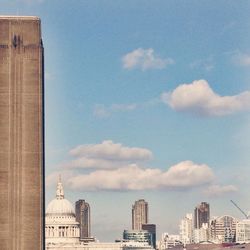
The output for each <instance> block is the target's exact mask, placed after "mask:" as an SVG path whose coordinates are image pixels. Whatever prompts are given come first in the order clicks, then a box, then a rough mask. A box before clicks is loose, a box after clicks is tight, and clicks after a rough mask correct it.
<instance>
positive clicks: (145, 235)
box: [123, 230, 153, 246]
mask: <svg viewBox="0 0 250 250" xmlns="http://www.w3.org/2000/svg"><path fill="white" fill-rule="evenodd" d="M123 239H124V240H126V241H131V242H140V243H146V244H148V245H150V246H152V245H153V242H152V241H153V240H152V234H151V233H150V232H148V231H147V230H124V232H123Z"/></svg>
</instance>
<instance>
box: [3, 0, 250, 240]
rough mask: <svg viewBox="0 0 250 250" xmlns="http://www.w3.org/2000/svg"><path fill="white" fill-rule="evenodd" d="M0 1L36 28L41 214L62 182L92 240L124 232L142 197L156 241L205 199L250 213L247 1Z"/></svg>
mask: <svg viewBox="0 0 250 250" xmlns="http://www.w3.org/2000/svg"><path fill="white" fill-rule="evenodd" d="M0 4H1V7H0V15H36V16H39V17H40V18H41V21H42V37H43V44H44V48H45V131H46V133H45V157H46V158H45V159H46V162H45V165H46V169H45V170H46V205H47V204H48V202H49V201H50V200H52V199H53V198H54V197H55V189H56V182H57V179H58V176H59V174H61V175H62V181H63V185H64V190H65V196H66V198H67V199H68V200H70V201H71V202H72V204H74V202H75V201H76V200H78V199H85V200H86V201H87V202H88V203H89V204H90V206H91V221H92V235H93V236H95V237H97V238H98V239H99V240H101V241H114V240H115V239H117V238H121V237H122V232H123V230H124V229H131V207H132V204H133V203H134V201H135V200H138V199H141V198H143V199H145V200H146V201H147V202H148V203H149V222H150V223H155V224H156V225H157V234H158V238H160V236H161V233H163V232H168V233H170V234H176V233H178V225H179V222H180V219H181V218H183V217H184V216H185V214H186V213H188V212H191V213H192V212H193V210H194V208H195V206H196V205H197V204H198V203H200V202H202V201H206V202H209V203H210V209H211V215H213V216H220V215H225V214H227V215H232V216H235V217H237V218H239V219H242V218H243V215H242V214H241V213H240V212H239V211H238V210H237V209H236V208H235V207H234V206H233V205H232V204H231V203H230V200H231V199H232V200H234V201H235V202H236V203H237V204H238V205H239V206H240V207H241V208H242V209H243V210H244V211H246V212H247V211H249V210H250V196H249V189H250V182H249V176H250V168H249V164H250V156H249V151H250V133H249V132H250V117H249V111H250V81H249V80H250V46H249V44H250V32H249V30H250V18H249V11H250V2H249V1H243V0H238V1H232V0H220V1H211V0H207V1H198V0H190V1H184V0H179V1H176V0H167V1H163V0H154V1H149V0H126V1H121V0H103V1H101V0H99V1H97V0H91V1H90V0H88V1H87V0H71V1H69V0H0Z"/></svg>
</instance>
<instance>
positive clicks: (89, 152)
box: [70, 140, 153, 162]
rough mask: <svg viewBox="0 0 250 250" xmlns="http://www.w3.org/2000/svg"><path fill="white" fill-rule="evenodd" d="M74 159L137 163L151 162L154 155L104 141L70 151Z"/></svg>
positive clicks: (145, 150)
mask: <svg viewBox="0 0 250 250" xmlns="http://www.w3.org/2000/svg"><path fill="white" fill-rule="evenodd" d="M70 154H71V155H72V156H74V157H80V158H81V157H86V158H89V159H102V160H109V161H128V162H131V161H132V162H137V161H145V160H150V159H151V158H152V157H153V154H152V152H151V151H150V150H148V149H145V148H137V147H126V146H123V145H122V144H121V143H114V142H113V141H111V140H106V141H103V142H102V143H100V144H88V145H86V144H84V145H79V146H77V147H76V148H74V149H72V150H70Z"/></svg>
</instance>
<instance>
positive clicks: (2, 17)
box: [0, 15, 40, 20]
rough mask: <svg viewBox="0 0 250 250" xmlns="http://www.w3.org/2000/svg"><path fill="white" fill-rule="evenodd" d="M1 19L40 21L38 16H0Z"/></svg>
mask: <svg viewBox="0 0 250 250" xmlns="http://www.w3.org/2000/svg"><path fill="white" fill-rule="evenodd" d="M0 19H14V20H20V19H21V20H40V18H39V17H37V16H7V15H6V16H4V15H0Z"/></svg>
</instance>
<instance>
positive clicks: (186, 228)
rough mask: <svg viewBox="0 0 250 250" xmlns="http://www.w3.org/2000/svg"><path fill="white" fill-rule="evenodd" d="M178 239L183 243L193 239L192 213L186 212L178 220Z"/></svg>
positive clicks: (188, 242)
mask: <svg viewBox="0 0 250 250" xmlns="http://www.w3.org/2000/svg"><path fill="white" fill-rule="evenodd" d="M180 241H181V242H182V243H184V244H190V243H192V241H193V214H186V216H185V217H184V218H183V219H182V220H181V222H180Z"/></svg>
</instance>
